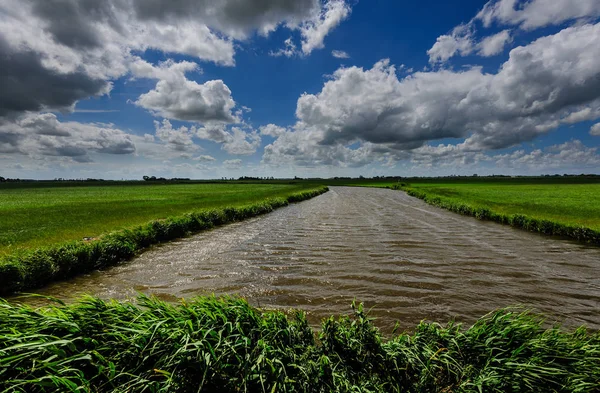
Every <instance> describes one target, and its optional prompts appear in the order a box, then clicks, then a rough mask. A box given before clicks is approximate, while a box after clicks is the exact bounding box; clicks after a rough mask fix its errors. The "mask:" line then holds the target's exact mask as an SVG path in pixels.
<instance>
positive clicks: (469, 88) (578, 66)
mask: <svg viewBox="0 0 600 393" xmlns="http://www.w3.org/2000/svg"><path fill="white" fill-rule="evenodd" d="M599 40H600V24H596V25H583V26H576V27H571V28H568V29H564V30H562V31H561V32H559V33H557V34H555V35H553V36H548V37H543V38H540V39H538V40H536V41H534V42H533V43H531V44H529V45H527V46H523V47H518V48H515V49H513V50H512V51H511V52H510V55H509V59H508V61H506V62H505V63H504V64H503V65H502V67H501V68H500V70H499V72H498V73H496V74H487V73H484V72H483V71H482V70H481V68H470V69H467V70H463V71H460V72H454V71H449V70H439V71H435V72H417V73H414V74H412V75H409V76H407V77H405V78H404V79H399V78H398V76H397V73H396V69H395V67H394V66H392V65H391V64H390V63H389V61H387V60H384V61H381V62H379V63H377V64H376V65H375V66H374V67H373V68H372V69H369V70H364V69H362V68H359V67H349V68H340V69H338V70H337V71H336V72H335V73H334V74H333V76H332V78H331V80H329V81H328V82H326V83H325V85H324V86H323V89H322V90H321V92H319V93H318V94H304V95H302V96H301V97H300V98H299V100H298V104H297V109H296V116H297V118H298V122H297V124H296V126H295V127H294V129H293V130H292V131H289V132H286V133H284V134H283V135H280V136H279V138H278V139H277V140H276V141H274V142H273V143H272V144H270V145H268V146H266V147H265V155H264V157H263V160H264V161H265V162H267V163H280V162H285V161H286V160H287V161H288V162H295V163H297V164H299V165H306V164H309V163H310V162H321V163H330V164H334V165H337V164H339V163H341V162H344V160H347V161H346V162H348V163H361V162H363V161H367V160H368V158H364V157H368V156H370V159H371V160H373V157H397V158H398V159H403V158H406V152H410V151H412V150H414V149H417V148H419V147H421V146H423V145H424V144H426V143H427V142H428V141H432V140H436V139H443V138H458V139H463V142H462V143H460V144H459V145H456V147H453V148H454V149H459V150H460V151H462V152H480V151H485V150H490V149H491V150H493V149H501V148H507V147H511V146H514V145H517V144H519V143H521V142H524V141H529V140H532V139H534V138H536V137H538V136H539V135H542V134H545V133H547V132H549V131H550V130H553V129H556V128H557V127H558V126H560V124H563V123H569V122H571V121H574V120H576V119H577V118H580V119H581V118H584V117H590V116H592V114H593V113H597V111H598V110H600V46H599V45H597V42H598V41H599ZM565 70H567V71H565ZM386 155H387V156H386ZM363 158H364V159H363Z"/></svg>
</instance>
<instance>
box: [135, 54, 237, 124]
mask: <svg viewBox="0 0 600 393" xmlns="http://www.w3.org/2000/svg"><path fill="white" fill-rule="evenodd" d="M131 70H132V74H133V75H134V76H136V77H145V78H156V79H160V80H159V81H158V83H157V84H156V87H155V88H154V90H151V91H149V92H148V93H145V94H142V95H141V96H140V97H139V98H138V100H137V101H136V102H135V104H136V105H138V106H140V107H142V108H145V109H147V110H149V111H151V112H152V113H154V114H156V115H158V116H162V117H166V118H169V119H176V120H184V121H196V122H199V123H207V122H224V123H234V122H237V121H238V120H239V119H237V118H236V117H235V116H234V115H233V113H232V110H233V108H234V107H235V101H234V100H233V98H232V97H231V90H229V88H228V87H227V85H226V84H225V83H223V81H222V80H212V81H208V82H205V83H204V84H199V83H197V82H195V81H192V80H189V79H187V78H186V76H185V73H186V72H190V71H196V70H198V65H197V64H195V63H192V62H181V63H175V62H173V61H168V62H165V63H162V64H160V65H159V66H158V67H155V66H153V65H151V64H149V63H147V62H145V61H143V60H140V59H137V60H136V61H135V62H133V63H132V65H131Z"/></svg>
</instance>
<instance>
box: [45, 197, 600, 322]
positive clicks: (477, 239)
mask: <svg viewBox="0 0 600 393" xmlns="http://www.w3.org/2000/svg"><path fill="white" fill-rule="evenodd" d="M37 292H38V293H40V294H44V295H51V296H54V297H58V298H61V299H65V300H71V299H73V298H76V297H77V296H79V295H80V294H82V293H88V294H93V295H97V296H100V297H102V298H119V299H123V298H129V297H134V296H135V294H136V292H144V293H148V294H153V295H157V296H159V297H161V298H164V299H166V300H177V299H179V298H189V297H193V296H196V295H205V294H211V293H215V294H240V295H242V296H244V297H247V298H248V299H249V301H250V302H251V303H252V304H254V305H257V306H261V307H267V308H290V307H294V308H301V309H304V310H306V311H307V312H308V313H309V318H310V319H311V321H313V322H318V321H319V320H320V319H322V318H324V317H327V316H329V315H331V314H341V313H347V312H349V311H350V304H351V303H352V301H353V300H354V299H357V300H359V301H361V302H364V303H365V306H366V307H367V308H372V311H371V315H372V316H374V317H376V318H377V322H376V323H377V325H378V326H379V327H381V328H383V329H384V330H386V331H389V330H390V329H391V328H392V327H393V326H394V324H395V323H396V321H399V322H400V326H401V328H403V329H410V328H412V327H414V326H415V325H416V324H417V323H418V322H419V321H420V320H422V319H427V320H435V321H439V322H446V321H448V320H450V319H452V318H454V319H456V320H459V321H462V322H467V323H469V322H473V321H474V320H475V319H477V318H479V317H481V316H483V315H484V314H486V313H488V312H489V311H491V310H493V309H497V308H500V307H505V306H510V305H524V306H526V307H529V308H533V309H535V310H536V311H541V312H543V313H545V314H547V315H548V316H549V317H550V319H552V320H553V321H554V320H556V321H561V322H563V323H564V324H565V325H567V326H569V327H572V326H579V325H581V324H585V325H587V326H589V327H591V328H593V329H599V328H600V311H599V310H600V248H594V247H586V246H584V245H580V244H577V243H575V242H571V241H566V240H558V239H553V238H549V237H545V236H541V235H537V234H533V233H528V232H524V231H521V230H517V229H513V228H510V227H507V226H503V225H499V224H496V223H492V222H482V221H478V220H476V219H473V218H469V217H463V216H460V215H457V214H454V213H451V212H448V211H445V210H441V209H438V208H435V207H432V206H429V205H427V204H425V203H424V202H422V201H420V200H418V199H415V198H412V197H409V196H407V195H406V194H404V193H403V192H400V191H392V190H386V189H373V188H346V187H331V191H330V192H328V193H326V194H324V195H321V196H319V197H317V198H314V199H312V200H309V201H305V202H302V203H299V204H295V205H292V206H289V207H286V208H283V209H280V210H277V211H275V212H274V213H271V214H269V215H266V216H263V217H259V218H254V219H251V220H248V221H245V222H241V223H236V224H232V225H228V226H225V227H221V228H218V229H215V230H212V231H208V232H204V233H201V234H199V235H195V236H193V237H190V238H187V239H183V240H179V241H175V242H172V243H168V244H165V245H162V246H159V247H155V248H153V249H151V250H149V251H147V252H145V253H144V254H142V255H141V256H140V257H138V258H136V259H134V260H133V261H130V262H127V263H124V264H122V265H120V266H116V267H113V268H110V269H107V270H104V271H98V272H93V273H91V274H88V275H84V276H80V277H77V278H75V279H72V280H70V281H67V282H60V283H55V284H53V285H50V286H49V287H46V288H44V289H42V290H39V291H37Z"/></svg>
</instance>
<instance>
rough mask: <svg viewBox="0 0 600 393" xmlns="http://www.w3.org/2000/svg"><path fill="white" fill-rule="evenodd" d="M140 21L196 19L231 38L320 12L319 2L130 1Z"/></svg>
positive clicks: (269, 0) (295, 20)
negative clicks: (229, 35)
mask: <svg viewBox="0 0 600 393" xmlns="http://www.w3.org/2000/svg"><path fill="white" fill-rule="evenodd" d="M133 7H134V9H135V12H136V15H137V16H138V17H139V18H140V19H153V20H169V19H181V18H195V19H197V18H199V19H200V20H202V22H203V23H206V24H207V25H209V26H211V27H213V28H216V29H218V30H220V31H222V32H224V33H228V34H232V35H234V36H236V35H238V36H239V35H240V34H242V35H243V34H245V33H247V32H248V31H249V30H254V29H258V30H263V31H265V30H270V29H272V28H273V27H274V26H275V25H277V24H279V23H281V22H283V21H288V22H292V23H298V22H300V21H301V20H303V19H305V18H307V17H309V16H311V15H312V14H313V13H314V12H315V11H318V10H319V7H320V2H319V0H220V1H212V0H133Z"/></svg>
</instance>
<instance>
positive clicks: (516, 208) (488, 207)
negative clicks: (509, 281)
mask: <svg viewBox="0 0 600 393" xmlns="http://www.w3.org/2000/svg"><path fill="white" fill-rule="evenodd" d="M393 188H396V189H402V190H404V191H406V192H407V193H408V194H409V195H411V196H414V197H417V198H420V199H423V200H424V201H425V202H427V203H429V204H431V205H435V206H438V207H441V208H444V209H448V210H450V211H453V212H456V213H460V214H463V215H467V216H472V217H476V218H478V219H481V220H490V221H496V222H499V223H502V224H508V225H511V226H513V227H516V228H521V229H525V230H528V231H532V232H538V233H543V234H547V235H555V236H562V237H567V238H571V239H576V240H578V241H581V242H586V243H589V244H595V245H600V204H598V201H599V200H600V184H598V183H588V184H586V183H583V184H576V183H558V182H555V183H543V182H535V181H530V182H523V181H518V182H511V181H507V180H502V181H499V182H495V183H494V182H489V181H484V182H477V181H470V182H464V183H461V182H441V181H438V182H420V183H418V182H415V183H410V184H403V185H395V186H393Z"/></svg>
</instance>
